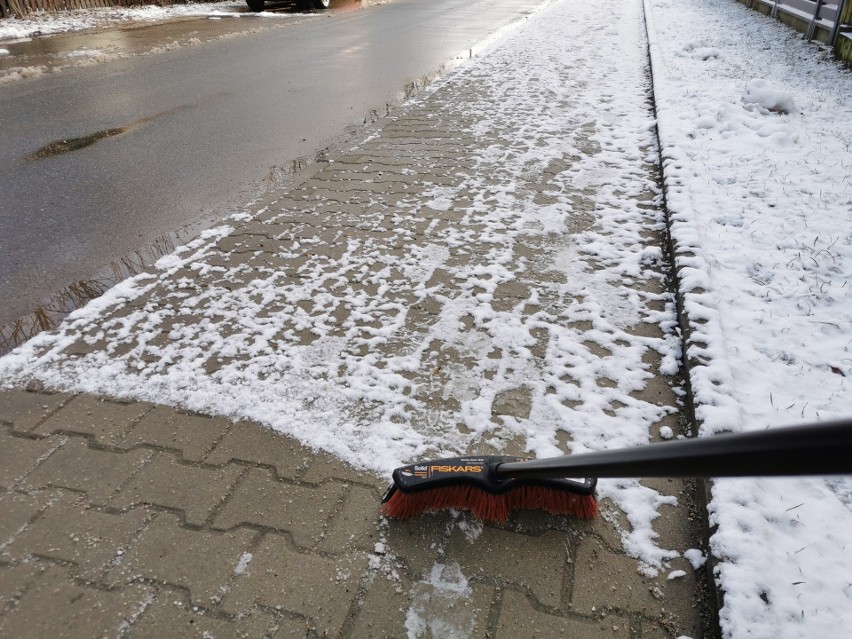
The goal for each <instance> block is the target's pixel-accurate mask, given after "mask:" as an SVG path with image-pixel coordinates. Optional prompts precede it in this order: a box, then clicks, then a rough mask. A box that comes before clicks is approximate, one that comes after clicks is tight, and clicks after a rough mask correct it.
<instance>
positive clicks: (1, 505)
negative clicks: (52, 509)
mask: <svg viewBox="0 0 852 639" xmlns="http://www.w3.org/2000/svg"><path fill="white" fill-rule="evenodd" d="M59 496H60V493H59V492H58V491H51V490H45V491H40V492H36V493H32V494H21V493H6V494H4V495H2V496H0V513H2V516H0V546H2V545H4V544H7V543H11V541H12V539H13V537H14V536H15V535H17V534H18V533H19V532H20V531H21V530H22V529H23V528H24V527H25V526H26V525H27V522H29V521H30V519H32V518H33V517H35V515H36V513H38V512H39V511H40V510H42V509H44V508H46V507H47V506H48V505H49V504H50V503H51V502H52V501H54V500H56V499H58V498H59Z"/></svg>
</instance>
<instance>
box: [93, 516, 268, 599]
mask: <svg viewBox="0 0 852 639" xmlns="http://www.w3.org/2000/svg"><path fill="white" fill-rule="evenodd" d="M256 534H257V533H255V532H254V531H252V530H246V529H238V530H233V531H228V532H209V531H198V530H189V529H186V528H183V527H181V526H180V520H179V518H178V517H177V516H175V515H172V514H169V513H161V514H159V515H157V517H156V519H155V520H154V521H153V522H152V523H151V524H150V525H149V526H148V527H147V528H146V529H145V530H144V531H143V532H142V534H141V535H140V537H139V539H138V541H137V542H136V544H135V545H134V546H133V547H132V548H131V549H130V550H129V551H128V552H127V553H126V554H125V555H124V559H123V560H122V562H121V563H120V564H119V565H117V566H115V567H114V568H113V569H112V570H111V571H110V573H109V576H108V580H109V582H110V583H113V584H116V585H120V584H123V583H127V582H128V581H131V580H133V579H134V578H137V577H144V578H146V579H153V580H155V581H159V582H162V583H166V584H171V585H173V586H180V587H183V588H186V589H187V590H189V592H190V597H191V600H192V602H193V603H195V604H197V605H201V606H209V605H211V604H215V603H217V602H218V601H219V599H220V598H221V597H222V594H223V592H225V589H226V588H227V586H228V583H229V582H230V580H231V579H232V578H233V576H234V571H235V570H236V568H237V566H238V565H239V563H240V559H241V558H242V556H243V554H244V553H245V552H246V551H247V550H248V548H249V546H250V545H251V543H252V541H253V539H254V538H255V536H256Z"/></svg>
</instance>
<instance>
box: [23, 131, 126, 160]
mask: <svg viewBox="0 0 852 639" xmlns="http://www.w3.org/2000/svg"><path fill="white" fill-rule="evenodd" d="M128 128H129V127H126V126H124V127H121V128H119V129H106V130H105V131H98V132H97V133H92V134H91V135H86V136H84V137H82V138H69V139H67V140H57V141H56V142H51V143H50V144H48V145H46V146H43V147H41V148H40V149H39V150H38V151H36V152H35V153H33V154H32V155H31V156H29V157H28V158H27V159H28V160H40V159H42V158H49V157H52V156H54V155H62V154H63V153H71V151H77V150H79V149H84V148H86V147H87V146H91V145H93V144H94V143H95V142H97V141H98V140H103V139H104V138H111V137H115V136H116V135H121V134H122V133H125V132H126V131H127V130H128Z"/></svg>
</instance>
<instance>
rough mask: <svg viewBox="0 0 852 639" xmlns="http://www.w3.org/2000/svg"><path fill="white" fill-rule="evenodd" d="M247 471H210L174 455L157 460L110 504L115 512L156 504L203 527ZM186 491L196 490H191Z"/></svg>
mask: <svg viewBox="0 0 852 639" xmlns="http://www.w3.org/2000/svg"><path fill="white" fill-rule="evenodd" d="M242 472H243V468H241V467H239V466H235V465H233V464H229V465H228V466H224V467H221V468H206V467H203V466H194V465H188V464H182V463H180V462H179V461H177V459H176V457H175V456H174V455H173V454H171V453H162V452H156V453H154V458H153V459H152V460H151V461H150V462H149V463H147V464H146V465H145V466H144V467H143V468H142V470H141V471H140V472H139V473H138V474H137V475H136V476H135V477H133V479H132V480H131V481H130V483H128V484H127V485H126V486H124V488H123V489H122V490H121V492H120V493H119V494H118V495H116V497H115V498H114V499H113V500H112V501H111V502H110V506H112V507H114V508H128V507H130V506H133V505H135V504H153V505H157V506H164V507H166V508H176V509H177V510H180V511H182V512H183V514H184V516H185V518H186V523H188V524H191V525H194V526H202V525H203V524H204V522H205V521H206V520H207V517H208V516H209V515H210V514H211V513H212V512H213V509H214V508H216V507H217V506H218V505H219V504H220V503H221V502H222V501H223V500H224V499H225V497H226V496H227V495H228V493H229V491H230V489H231V488H232V487H233V486H234V484H235V483H236V481H237V478H238V477H239V476H240V474H241V473H242ZM186 487H192V488H191V490H187V489H186Z"/></svg>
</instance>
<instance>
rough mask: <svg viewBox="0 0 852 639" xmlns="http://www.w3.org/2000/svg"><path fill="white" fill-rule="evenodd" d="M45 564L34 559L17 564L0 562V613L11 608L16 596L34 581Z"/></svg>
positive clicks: (16, 598) (16, 599)
mask: <svg viewBox="0 0 852 639" xmlns="http://www.w3.org/2000/svg"><path fill="white" fill-rule="evenodd" d="M45 568H46V566H44V565H42V564H39V563H37V562H34V561H25V562H21V563H19V564H6V563H2V562H0V615H2V614H3V612H4V611H5V610H7V609H10V608H12V606H14V605H15V604H16V603H17V601H18V598H19V597H20V596H21V595H22V594H23V593H24V592H25V591H26V590H27V589H28V588H29V587H30V586H31V585H32V584H33V583H34V582H35V581H36V578H37V577H38V576H39V574H41V572H42V571H43V570H45Z"/></svg>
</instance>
